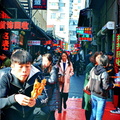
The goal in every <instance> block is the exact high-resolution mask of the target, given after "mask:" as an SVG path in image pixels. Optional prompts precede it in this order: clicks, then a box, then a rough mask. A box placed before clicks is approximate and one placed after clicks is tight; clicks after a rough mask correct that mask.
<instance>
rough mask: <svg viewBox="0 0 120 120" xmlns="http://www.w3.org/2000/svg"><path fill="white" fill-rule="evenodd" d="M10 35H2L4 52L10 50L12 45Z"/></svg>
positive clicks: (6, 33)
mask: <svg viewBox="0 0 120 120" xmlns="http://www.w3.org/2000/svg"><path fill="white" fill-rule="evenodd" d="M9 34H10V33H9V32H3V33H2V35H1V38H2V45H1V46H2V50H9V45H10V35H9Z"/></svg>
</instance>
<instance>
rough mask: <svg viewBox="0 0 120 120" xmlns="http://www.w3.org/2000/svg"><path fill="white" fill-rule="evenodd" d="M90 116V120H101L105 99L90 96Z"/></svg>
mask: <svg viewBox="0 0 120 120" xmlns="http://www.w3.org/2000/svg"><path fill="white" fill-rule="evenodd" d="M91 103H92V114H91V117H90V120H102V116H103V113H104V109H105V105H106V99H103V98H100V97H97V96H95V95H91Z"/></svg>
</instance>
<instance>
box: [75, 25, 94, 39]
mask: <svg viewBox="0 0 120 120" xmlns="http://www.w3.org/2000/svg"><path fill="white" fill-rule="evenodd" d="M76 33H77V36H78V41H92V28H91V27H77V28H76Z"/></svg>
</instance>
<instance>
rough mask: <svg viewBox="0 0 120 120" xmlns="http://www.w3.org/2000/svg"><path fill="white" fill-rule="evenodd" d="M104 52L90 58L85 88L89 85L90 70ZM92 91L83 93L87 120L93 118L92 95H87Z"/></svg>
mask: <svg viewBox="0 0 120 120" xmlns="http://www.w3.org/2000/svg"><path fill="white" fill-rule="evenodd" d="M101 55H102V52H95V53H94V54H93V55H92V56H91V57H90V63H89V64H88V65H87V66H86V70H85V81H84V87H85V86H86V85H87V84H88V81H89V74H90V70H91V69H92V68H93V67H94V66H95V64H97V63H96V57H97V56H101ZM87 92H90V91H86V92H85V91H84V92H83V99H82V108H83V109H85V117H86V120H90V116H91V111H92V108H91V102H90V100H91V95H90V93H87Z"/></svg>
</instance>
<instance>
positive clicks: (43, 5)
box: [33, 0, 47, 10]
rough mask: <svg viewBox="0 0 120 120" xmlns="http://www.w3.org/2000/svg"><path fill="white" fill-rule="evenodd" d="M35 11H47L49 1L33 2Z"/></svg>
mask: <svg viewBox="0 0 120 120" xmlns="http://www.w3.org/2000/svg"><path fill="white" fill-rule="evenodd" d="M33 9H42V10H47V0H33Z"/></svg>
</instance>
